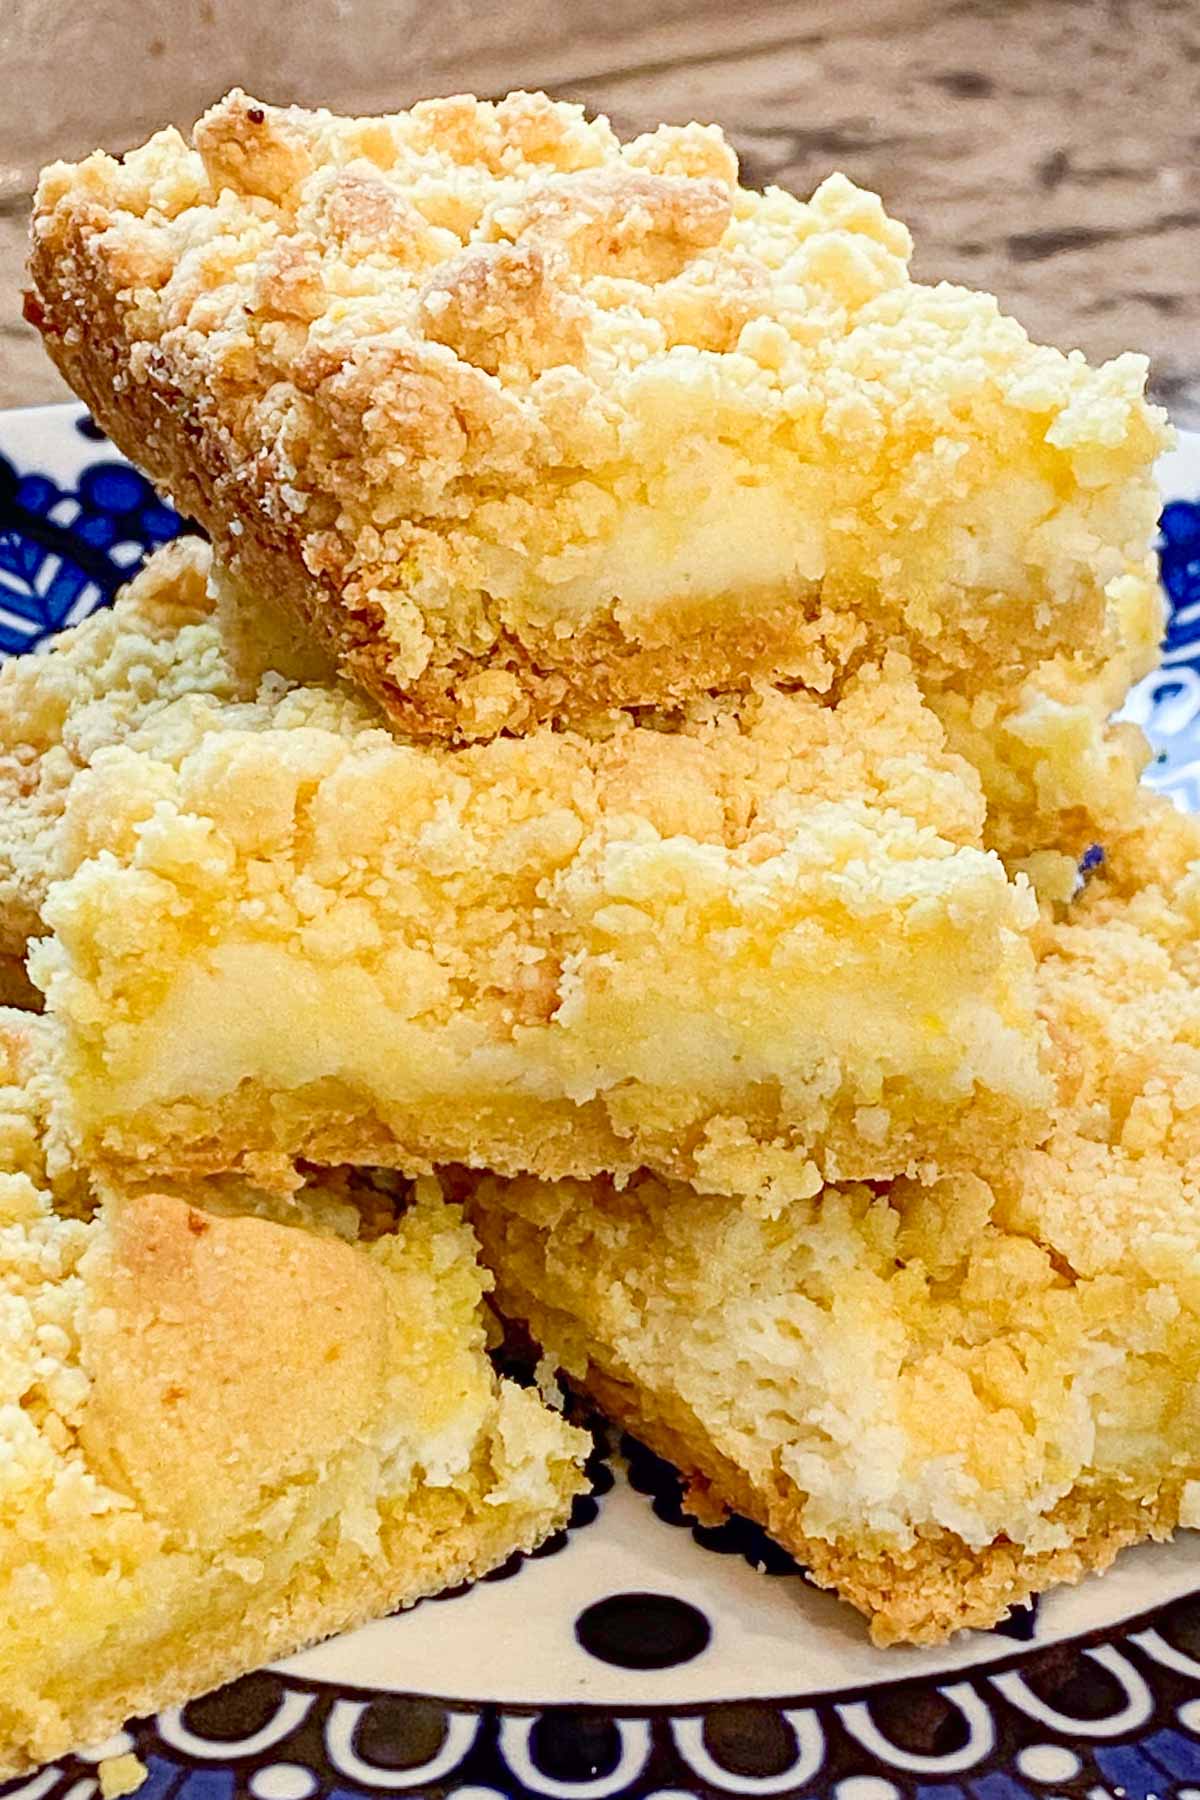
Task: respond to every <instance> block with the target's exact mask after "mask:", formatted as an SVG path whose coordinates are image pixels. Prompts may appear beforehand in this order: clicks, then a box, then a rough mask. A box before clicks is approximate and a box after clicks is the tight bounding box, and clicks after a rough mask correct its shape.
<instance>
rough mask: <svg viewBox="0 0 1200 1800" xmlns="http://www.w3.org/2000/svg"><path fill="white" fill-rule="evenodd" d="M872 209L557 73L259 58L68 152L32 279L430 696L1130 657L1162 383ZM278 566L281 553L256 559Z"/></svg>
mask: <svg viewBox="0 0 1200 1800" xmlns="http://www.w3.org/2000/svg"><path fill="white" fill-rule="evenodd" d="M910 248H911V245H910V240H909V235H908V232H907V231H906V230H905V228H904V227H903V226H902V225H900V224H898V223H897V222H895V221H894V220H892V219H890V218H889V217H888V216H887V215H886V213H885V212H884V210H883V207H882V205H881V203H880V201H879V200H878V199H877V198H876V197H875V196H874V195H873V194H869V193H864V192H862V191H860V190H859V189H857V188H856V187H854V186H853V185H852V184H851V183H850V182H849V181H848V180H846V179H845V177H843V176H840V175H834V176H831V177H830V178H829V179H828V180H827V181H825V182H823V183H822V184H821V186H820V187H819V188H818V189H817V191H816V193H815V194H814V195H813V196H812V198H811V200H808V201H801V200H798V199H795V198H793V197H792V196H790V195H788V194H785V193H782V192H780V191H778V190H768V191H767V192H766V193H762V194H759V193H753V192H750V191H748V190H746V189H744V188H741V187H740V186H739V185H738V181H737V163H736V159H735V157H734V155H733V152H732V151H731V149H730V148H729V146H728V145H727V144H726V142H725V140H724V138H723V137H722V135H721V133H720V132H719V130H717V129H716V128H714V127H711V126H701V125H695V124H693V125H687V126H683V127H676V126H661V127H659V129H658V130H656V131H653V132H650V133H648V134H646V135H644V136H641V137H638V138H635V139H633V140H632V141H630V142H628V143H624V144H623V143H621V142H620V140H619V139H618V138H617V137H616V135H615V134H614V132H613V131H612V129H611V127H610V126H609V124H608V122H607V120H605V119H603V118H597V119H593V120H588V119H586V118H585V117H584V115H583V113H582V111H581V110H580V109H579V108H578V107H574V106H568V105H564V104H558V103H554V102H551V101H550V100H548V99H547V98H546V97H545V96H544V95H539V94H522V93H517V94H511V95H509V96H508V97H507V98H506V99H504V100H501V101H498V102H496V103H492V102H485V101H476V100H473V99H471V98H469V97H465V96H459V97H456V98H451V99H443V100H430V101H425V102H422V103H420V104H419V105H417V106H414V107H413V108H412V109H411V111H409V112H406V113H397V114H394V115H391V116H388V117H385V118H368V119H347V118H337V117H335V116H333V115H332V114H330V113H327V112H323V111H322V112H305V111H303V110H301V109H299V108H286V109H281V108H274V107H268V106H265V105H262V104H259V103H257V102H254V101H252V100H250V99H249V98H247V96H245V95H244V94H242V93H240V92H236V91H235V92H234V93H232V94H230V95H229V96H227V98H226V99H225V100H223V101H221V102H220V103H219V104H218V105H216V106H215V107H213V108H212V109H211V110H210V111H209V112H208V113H207V114H206V115H205V116H204V117H203V118H202V119H201V120H200V122H199V123H198V124H197V126H196V127H195V130H194V132H193V134H192V141H191V143H188V142H187V141H186V140H185V139H184V138H183V137H182V136H181V135H180V134H179V133H178V132H177V131H175V130H167V131H164V132H160V133H159V134H158V135H157V136H155V137H154V138H152V139H151V140H150V142H149V143H148V144H146V145H145V146H143V147H142V148H141V149H140V150H136V151H134V152H132V153H130V154H129V155H128V156H126V157H125V158H124V159H123V160H122V161H121V162H117V161H114V160H113V159H112V158H110V157H108V156H105V155H102V154H99V153H98V154H96V155H95V156H92V157H90V158H88V159H87V160H86V161H85V162H83V163H80V164H78V165H76V166H69V165H66V164H56V165H54V166H52V167H51V168H49V169H47V170H46V172H45V174H44V175H43V178H42V182H41V186H40V189H39V194H38V201H37V211H36V215H35V220H34V254H33V264H32V268H33V276H34V282H35V290H36V291H35V296H34V299H33V310H34V314H35V316H36V317H37V318H38V319H39V322H40V323H41V324H42V326H43V329H44V330H45V333H46V337H47V344H48V347H49V348H50V350H51V353H52V354H53V355H54V356H55V357H56V359H57V360H58V361H59V363H60V366H62V368H63V369H64V371H65V372H66V374H67V375H68V378H69V379H71V380H73V381H74V382H75V383H76V385H77V387H78V388H79V390H80V392H81V393H83V394H84V396H85V397H86V398H87V399H88V401H89V403H90V404H91V405H92V406H93V407H94V408H95V409H96V411H97V416H98V417H99V418H100V419H101V421H102V422H103V423H104V424H105V425H106V426H107V427H108V428H109V429H110V430H111V431H112V432H113V434H114V435H115V437H116V439H117V441H118V442H119V443H121V444H122V445H123V446H124V447H125V448H127V449H128V450H129V451H130V453H131V454H133V455H134V456H135V457H137V458H138V460H140V461H142V462H143V463H144V464H145V466H146V467H148V468H149V470H150V472H151V473H152V474H153V475H154V476H155V477H156V478H157V479H158V480H160V481H162V482H165V483H166V484H167V485H168V486H170V487H171V488H172V489H173V491H174V492H175V493H176V495H177V497H178V498H179V499H180V500H181V502H182V503H183V504H184V505H185V506H187V507H188V508H190V509H192V510H194V511H195V512H196V513H197V514H198V516H200V517H201V518H202V519H203V520H204V522H205V523H206V524H207V525H208V526H209V528H210V529H211V530H212V531H213V532H214V534H215V535H216V536H218V538H219V539H221V540H223V543H224V547H225V551H226V553H227V555H228V556H229V557H230V559H231V561H232V563H233V565H234V567H235V569H239V570H240V571H241V572H242V573H243V574H245V575H247V576H249V577H250V578H252V579H254V580H256V581H257V583H258V585H259V586H260V587H262V588H264V589H272V588H277V589H278V590H279V592H280V594H281V595H282V597H283V598H284V599H285V600H288V601H290V603H291V604H292V605H293V606H294V607H295V608H296V609H297V610H298V611H299V612H300V613H301V614H302V615H303V616H304V617H305V618H306V619H307V620H308V621H309V623H310V624H311V626H312V627H313V629H314V630H315V631H316V633H317V635H318V636H319V637H320V638H321V639H322V640H323V641H324V642H326V643H327V644H328V645H329V646H331V647H332V648H334V649H335V650H336V651H337V652H338V654H339V655H340V656H341V658H342V661H343V665H344V667H346V669H347V670H348V671H349V672H351V673H353V674H354V675H356V676H357V677H358V678H359V679H360V680H362V681H363V682H364V683H365V684H366V685H367V686H369V687H370V688H371V689H372V691H373V692H375V694H376V695H377V696H378V697H379V698H380V699H381V700H382V701H383V702H384V704H385V705H387V706H388V707H389V708H390V709H391V710H392V711H393V713H394V714H395V716H397V717H398V718H400V719H402V720H403V722H404V723H405V724H406V725H407V726H408V727H409V728H410V729H413V730H429V731H433V732H436V733H438V734H440V735H454V734H457V735H462V736H468V737H469V736H479V735H489V734H490V733H492V732H495V731H498V730H500V729H502V728H504V727H522V726H525V725H527V724H528V723H529V722H530V721H531V720H533V719H535V718H538V717H548V716H572V715H576V714H578V712H579V711H580V710H581V709H586V708H591V707H595V706H597V705H604V704H609V703H612V702H618V703H665V702H667V701H671V700H677V699H679V698H680V697H681V696H683V695H685V694H687V693H689V692H693V691H695V690H696V689H697V688H703V687H708V688H713V687H736V686H742V685H745V684H746V682H747V681H749V680H752V679H756V678H759V679H761V678H767V679H775V680H787V681H797V682H803V683H804V684H806V685H808V686H811V687H813V688H816V689H820V690H824V689H827V688H828V687H829V686H830V684H831V683H832V682H833V681H834V680H835V679H836V677H837V675H838V673H839V671H840V670H842V669H843V668H845V667H846V666H847V665H848V664H852V663H853V662H854V660H855V659H856V658H857V657H859V656H860V655H861V654H862V653H863V651H864V649H869V650H871V651H872V652H873V653H878V650H879V648H880V646H881V644H882V643H884V642H887V641H889V640H890V639H892V638H895V637H900V638H902V639H903V640H904V641H905V642H906V643H907V644H908V646H909V649H910V653H911V654H913V655H914V658H915V660H916V661H917V663H918V665H920V666H923V667H925V668H926V669H927V670H928V672H929V674H930V676H931V678H936V679H939V680H940V679H943V678H946V677H954V678H958V677H960V676H962V675H963V673H964V672H968V673H972V674H974V675H975V676H977V677H979V678H980V679H982V678H983V676H984V675H986V676H987V678H988V679H993V678H996V677H998V676H999V675H1002V674H1003V673H1004V672H1005V671H1006V670H1015V669H1024V670H1028V669H1029V668H1030V667H1031V666H1032V665H1033V664H1034V663H1036V661H1037V660H1038V658H1039V657H1041V656H1042V655H1044V654H1048V653H1052V652H1053V651H1055V650H1057V649H1060V648H1063V647H1067V648H1069V649H1071V650H1073V651H1078V650H1079V647H1080V646H1081V645H1087V646H1088V652H1089V654H1090V653H1091V652H1092V650H1093V648H1094V649H1095V653H1096V655H1101V654H1102V653H1103V650H1104V646H1105V644H1106V642H1107V637H1106V633H1107V632H1108V630H1109V627H1110V626H1111V624H1112V621H1111V619H1110V618H1109V617H1108V615H1109V612H1110V611H1111V607H1112V604H1113V594H1114V592H1115V591H1116V590H1115V589H1114V584H1120V583H1122V582H1123V581H1128V579H1129V578H1130V577H1131V576H1132V577H1133V578H1134V579H1142V578H1144V575H1145V555H1146V551H1147V547H1148V544H1149V540H1150V535H1151V532H1152V530H1153V526H1154V522H1155V517H1156V511H1157V498H1156V495H1155V491H1154V488H1153V484H1152V482H1151V479H1150V465H1151V461H1152V459H1153V456H1154V454H1155V453H1156V451H1157V450H1158V449H1159V448H1160V447H1161V446H1162V444H1163V442H1164V429H1163V423H1162V416H1161V414H1159V413H1158V412H1157V411H1156V410H1155V409H1153V408H1148V407H1147V406H1146V405H1145V403H1144V401H1143V399H1142V386H1143V380H1144V373H1145V365H1144V362H1143V359H1141V358H1139V357H1135V356H1123V357H1119V358H1117V359H1116V360H1115V361H1114V362H1112V363H1110V364H1108V365H1106V366H1105V367H1104V368H1101V369H1097V370H1093V369H1090V368H1088V366H1087V365H1086V364H1085V362H1084V361H1083V359H1082V357H1081V356H1079V354H1078V353H1072V354H1071V355H1069V356H1066V355H1063V354H1061V353H1060V352H1058V351H1056V350H1051V349H1042V348H1038V347H1036V346H1033V345H1031V344H1030V342H1029V340H1028V338H1027V337H1026V335H1025V333H1024V331H1023V330H1022V329H1021V327H1020V326H1019V325H1018V324H1016V323H1015V321H1013V320H1011V319H1007V318H1005V317H1004V316H1003V315H1002V314H1001V313H1000V311H999V309H998V307H997V305H996V302H995V301H994V300H993V299H992V298H991V297H990V296H987V295H982V294H975V293H970V292H967V291H966V290H963V289H959V288H953V287H949V286H945V285H943V286H938V287H927V286H923V285H921V284H919V283H915V282H913V281H912V280H911V278H910V275H909V272H908V256H909V252H910ZM265 576H269V577H270V578H269V579H264V577H265Z"/></svg>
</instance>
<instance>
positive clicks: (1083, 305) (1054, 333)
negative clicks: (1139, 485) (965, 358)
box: [0, 0, 1200, 426]
mask: <svg viewBox="0 0 1200 1800" xmlns="http://www.w3.org/2000/svg"><path fill="white" fill-rule="evenodd" d="M0 73H2V77H3V91H4V96H5V98H4V106H3V108H2V109H0V405H4V406H12V405H19V404H23V403H27V402H33V401H40V400H50V399H56V398H60V397H61V396H62V389H61V386H60V384H59V382H58V378H57V377H56V376H55V374H54V373H53V371H52V370H51V369H50V366H49V364H48V363H47V362H46V361H45V358H44V357H43V356H42V354H41V351H40V349H39V347H38V345H37V343H36V342H35V340H34V338H33V335H32V333H31V332H29V331H28V329H27V328H26V327H25V326H24V325H23V324H22V323H21V322H20V289H21V280H22V277H21V265H22V261H23V255H24V233H25V215H26V211H27V207H28V196H29V190H30V186H31V183H32V180H33V177H34V174H35V172H36V169H37V166H38V165H39V164H40V163H41V162H42V161H44V160H46V159H47V158H49V157H51V156H54V155H71V156H74V155H77V154H79V153H80V152H83V151H86V150H88V149H90V148H92V147H93V146H94V145H95V144H97V143H103V144H104V145H106V146H107V147H109V148H120V147H123V146H126V145H128V144H130V143H132V142H134V141H136V140H137V139H138V138H139V137H142V136H144V135H145V134H146V133H147V132H148V131H149V130H150V129H152V128H153V127H154V126H155V125H158V124H160V123H162V122H164V121H165V120H167V119H173V120H175V121H176V122H178V123H180V124H186V123H188V122H190V120H191V119H192V118H193V117H194V116H195V114H196V113H197V112H198V111H200V110H202V108H203V107H204V105H205V104H206V103H207V102H208V101H210V100H211V99H213V98H215V97H216V95H217V94H218V93H220V92H221V91H223V89H224V88H226V87H228V86H230V85H232V84H233V83H234V82H240V83H241V84H242V85H243V86H245V87H247V88H249V89H251V90H252V91H254V92H256V93H257V94H259V95H261V96H263V97H265V98H267V99H269V100H278V101H286V100H292V99H294V100H300V101H304V102H307V103H309V104H317V103H326V104H329V105H331V106H334V107H337V108H341V109H347V108H349V109H353V110H362V111H366V110H379V109H385V110H386V109H389V108H394V107H397V106H401V105H403V104H405V103H406V102H407V101H409V100H412V99H414V98H416V97H418V96H419V95H421V94H423V93H437V92H442V93H444V92H453V91H461V90H463V89H470V90H472V91H475V92H478V93H484V94H497V93H501V92H503V91H504V90H505V89H506V88H509V87H516V86H524V87H546V88H548V89H549V90H550V91H551V92H553V93H554V94H556V95H560V96H564V97H568V98H572V99H578V100H581V101H583V102H584V103H585V104H586V105H587V106H588V107H589V108H591V109H593V110H597V111H604V112H607V113H609V114H610V116H611V117H612V119H613V121H614V123H615V124H616V126H617V127H618V129H620V130H622V131H627V130H641V129H643V128H644V127H646V126H647V125H649V124H652V123H655V122H657V121H658V120H659V119H670V120H685V119H688V118H693V117H696V118H701V119H719V120H720V121H721V122H722V123H723V124H724V125H725V126H726V128H727V130H728V132H729V134H730V136H731V138H732V140H733V142H734V143H735V145H736V146H737V148H738V150H739V151H740V153H741V156H742V159H743V167H744V171H745V177H746V179H747V180H748V181H750V182H752V183H762V182H766V181H776V182H781V183H783V184H784V185H786V186H789V187H793V188H795V189H797V190H798V191H800V192H801V193H806V192H808V191H809V190H810V189H811V188H812V186H813V185H814V184H815V182H817V181H818V180H819V179H820V178H821V176H823V175H824V174H826V173H828V171H829V170H830V169H831V168H842V169H844V170H846V171H847V173H848V174H850V175H852V176H853V177H854V178H855V179H856V180H857V181H860V182H863V183H865V184H866V185H868V186H871V187H874V188H877V189H878V190H879V192H881V193H882V194H883V196H884V198H885V200H886V201H887V203H888V205H889V207H891V208H892V210H893V211H895V212H897V213H898V214H899V215H900V216H901V217H903V218H905V219H907V220H908V222H909V223H910V224H911V225H912V227H913V229H914V231H915V232H916V234H917V245H918V254H917V263H916V267H917V271H918V273H919V274H920V275H921V276H922V277H924V278H926V279H936V278H937V277H939V276H946V277H949V278H952V279H955V280H959V281H966V282H970V283H973V284H976V285H982V286H986V287H989V288H992V289H994V290H995V291H996V292H997V293H999V294H1000V296H1001V298H1002V300H1003V301H1004V303H1005V305H1006V306H1007V307H1008V308H1010V309H1011V310H1012V311H1014V312H1016V313H1017V315H1018V316H1019V317H1020V318H1021V319H1022V320H1023V321H1024V322H1025V323H1026V325H1027V326H1028V327H1029V329H1030V330H1031V331H1032V332H1034V333H1035V334H1036V335H1038V336H1040V337H1043V338H1047V339H1050V340H1052V341H1054V342H1056V343H1060V344H1062V345H1064V346H1070V345H1076V344H1078V345H1080V346H1082V347H1083V349H1084V350H1086V351H1087V353H1088V354H1089V355H1090V356H1092V357H1103V356H1108V355H1111V354H1112V353H1113V352H1114V351H1117V350H1120V349H1124V348H1127V347H1130V346H1132V347H1135V348H1139V349H1144V350H1146V351H1147V352H1148V353H1149V354H1150V357H1151V359H1152V368H1153V385H1154V388H1155V391H1156V393H1157V394H1158V396H1159V397H1160V398H1161V399H1162V400H1163V401H1164V402H1165V403H1166V404H1167V405H1168V406H1169V407H1170V408H1171V410H1172V412H1173V413H1174V415H1175V417H1176V419H1177V421H1178V422H1179V423H1180V424H1192V425H1195V426H1200V0H878V4H866V3H856V0H788V3H786V4H785V3H783V0H733V3H729V0H725V3H722V0H696V3H694V4H690V5H689V4H684V3H682V0H603V3H601V4H591V3H588V4H584V3H582V0H499V3H498V4H497V3H493V4H491V5H487V6H484V5H478V4H469V3H468V0H307V3H306V0H157V4H153V3H150V0H0Z"/></svg>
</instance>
